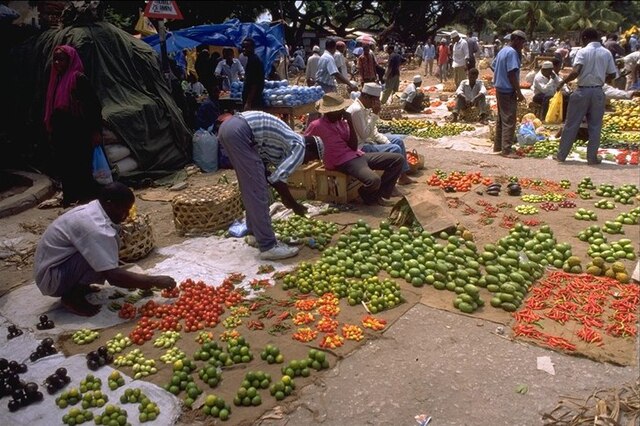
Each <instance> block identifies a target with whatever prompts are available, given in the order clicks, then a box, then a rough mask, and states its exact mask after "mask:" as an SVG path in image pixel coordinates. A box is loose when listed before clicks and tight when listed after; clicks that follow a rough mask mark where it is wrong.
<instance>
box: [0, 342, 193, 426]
mask: <svg viewBox="0 0 640 426" xmlns="http://www.w3.org/2000/svg"><path fill="white" fill-rule="evenodd" d="M26 364H27V367H28V371H27V372H26V373H24V374H21V375H20V378H21V379H23V380H25V381H26V382H35V383H37V384H38V385H39V386H40V391H41V392H42V393H43V394H44V400H43V401H41V402H37V403H35V404H31V405H29V406H28V407H23V408H21V409H19V410H18V411H16V412H15V413H10V412H9V409H8V408H7V403H8V400H9V398H8V397H5V398H3V399H2V400H0V401H1V403H0V425H6V426H9V425H11V426H22V425H24V426H38V425H46V426H53V425H62V424H63V423H62V416H63V415H65V414H66V413H67V412H68V411H69V410H70V409H71V408H72V407H68V408H65V409H64V410H63V409H61V408H58V406H57V405H56V403H55V399H56V398H57V397H58V396H59V395H60V393H62V391H58V392H57V393H55V394H54V395H49V394H48V393H47V392H46V388H44V387H43V386H42V383H43V382H44V380H45V379H46V378H47V376H49V375H51V374H53V373H54V372H55V371H56V369H57V368H60V367H64V368H66V369H67V371H68V376H69V377H70V378H71V383H69V384H68V385H67V386H66V387H65V388H63V390H68V389H71V388H72V387H76V388H77V387H79V386H80V381H81V380H82V379H84V378H85V377H86V375H87V374H89V373H90V374H93V375H94V376H95V377H99V378H100V379H101V380H102V388H101V390H102V393H103V394H105V395H107V396H108V398H109V400H108V401H107V404H116V405H118V406H120V407H121V408H123V409H125V410H126V411H127V413H128V416H127V421H128V422H129V423H131V424H132V425H140V424H141V423H140V422H139V421H138V415H139V411H138V404H120V396H121V395H122V394H123V393H124V391H125V389H127V388H140V390H141V391H142V392H143V393H144V394H145V395H147V397H148V398H149V399H150V400H151V401H152V402H155V403H157V404H158V407H160V415H159V416H158V418H157V419H156V420H155V421H154V422H153V423H144V424H153V425H154V426H164V425H167V426H168V425H173V424H174V423H175V422H176V420H177V418H178V416H179V415H180V411H181V405H180V404H181V403H180V401H179V400H178V398H176V397H175V396H173V395H172V394H170V393H169V392H167V391H165V390H164V389H162V388H160V387H158V386H156V385H154V384H153V383H149V382H146V381H144V380H133V379H132V378H131V377H129V376H127V375H125V374H124V373H122V372H121V373H120V374H121V375H122V377H123V378H124V381H125V385H124V386H122V387H120V388H118V389H116V390H115V391H111V390H110V389H109V386H108V377H109V374H111V372H112V371H113V368H111V367H109V366H104V367H102V368H100V369H99V370H98V371H90V370H88V369H87V363H86V360H85V356H84V355H75V356H72V357H70V358H65V357H64V355H62V354H58V355H52V356H49V357H46V358H41V359H39V360H38V361H36V362H35V363H31V362H27V363H26ZM74 407H80V404H76V405H75V406H74ZM90 411H92V412H93V414H94V415H97V414H102V413H103V412H104V407H102V408H91V409H90ZM87 424H88V425H89V424H93V421H91V422H88V423H87Z"/></svg>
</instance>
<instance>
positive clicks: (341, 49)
mask: <svg viewBox="0 0 640 426" xmlns="http://www.w3.org/2000/svg"><path fill="white" fill-rule="evenodd" d="M346 51H347V45H346V44H344V42H343V41H339V42H337V43H336V52H335V53H334V54H333V59H335V61H336V67H338V71H340V74H342V76H343V77H344V78H346V79H349V71H348V70H347V58H346V57H345V53H346Z"/></svg>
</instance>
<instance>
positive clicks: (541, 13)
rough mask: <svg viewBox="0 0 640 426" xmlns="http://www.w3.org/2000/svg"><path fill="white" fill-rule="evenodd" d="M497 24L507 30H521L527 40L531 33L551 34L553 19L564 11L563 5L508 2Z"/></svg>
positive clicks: (550, 2)
mask: <svg viewBox="0 0 640 426" xmlns="http://www.w3.org/2000/svg"><path fill="white" fill-rule="evenodd" d="M507 6H508V7H507V10H506V11H505V12H504V13H503V14H502V15H501V16H500V18H499V19H498V24H501V25H503V26H505V27H510V28H509V29H514V30H515V29H522V30H524V32H525V33H526V34H527V36H528V37H529V38H532V37H533V33H534V32H536V31H538V32H553V30H554V25H553V22H554V20H555V18H556V17H557V16H559V15H562V14H563V13H564V12H565V10H566V5H565V3H559V2H554V1H509V2H507Z"/></svg>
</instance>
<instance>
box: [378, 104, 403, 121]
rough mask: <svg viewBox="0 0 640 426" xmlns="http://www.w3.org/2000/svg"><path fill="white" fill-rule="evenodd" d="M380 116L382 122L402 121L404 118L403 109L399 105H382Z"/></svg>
mask: <svg viewBox="0 0 640 426" xmlns="http://www.w3.org/2000/svg"><path fill="white" fill-rule="evenodd" d="M379 116H380V119H381V120H393V119H394V118H397V119H400V118H402V108H400V107H399V106H398V105H382V106H381V107H380V114H379Z"/></svg>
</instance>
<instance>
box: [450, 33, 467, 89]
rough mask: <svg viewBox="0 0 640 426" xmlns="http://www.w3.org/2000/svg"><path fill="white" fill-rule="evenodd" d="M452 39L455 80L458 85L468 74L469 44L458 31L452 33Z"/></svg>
mask: <svg viewBox="0 0 640 426" xmlns="http://www.w3.org/2000/svg"><path fill="white" fill-rule="evenodd" d="M451 40H453V54H452V59H453V64H452V66H453V80H454V81H455V83H456V86H458V85H460V82H461V81H462V80H464V77H465V76H466V71H467V61H468V60H469V45H468V44H467V41H466V40H463V39H461V38H460V35H459V34H458V32H457V31H453V32H452V33H451Z"/></svg>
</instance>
